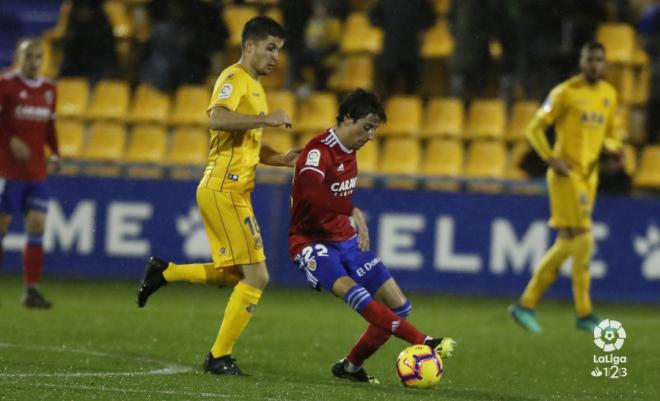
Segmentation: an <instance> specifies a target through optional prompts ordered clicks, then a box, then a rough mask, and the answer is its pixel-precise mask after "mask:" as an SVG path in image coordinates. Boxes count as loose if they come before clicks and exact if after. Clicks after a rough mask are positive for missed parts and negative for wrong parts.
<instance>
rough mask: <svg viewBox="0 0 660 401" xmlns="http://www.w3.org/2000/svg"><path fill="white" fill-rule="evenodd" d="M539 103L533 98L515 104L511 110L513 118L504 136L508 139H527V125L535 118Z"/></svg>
mask: <svg viewBox="0 0 660 401" xmlns="http://www.w3.org/2000/svg"><path fill="white" fill-rule="evenodd" d="M538 108H539V104H538V102H536V101H533V100H523V101H518V102H516V104H514V105H513V110H512V111H511V119H510V120H509V125H508V127H507V129H506V133H505V135H504V138H505V139H506V140H507V141H522V140H525V133H526V131H527V126H528V125H529V123H530V122H531V121H532V119H533V118H534V115H535V114H536V110H538Z"/></svg>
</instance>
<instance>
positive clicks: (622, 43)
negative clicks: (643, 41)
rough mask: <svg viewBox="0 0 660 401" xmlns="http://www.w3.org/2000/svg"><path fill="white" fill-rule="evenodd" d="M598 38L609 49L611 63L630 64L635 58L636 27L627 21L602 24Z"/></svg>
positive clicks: (608, 55) (597, 34)
mask: <svg viewBox="0 0 660 401" xmlns="http://www.w3.org/2000/svg"><path fill="white" fill-rule="evenodd" d="M596 38H597V39H598V41H600V42H601V43H602V44H603V45H604V46H605V49H606V51H607V60H608V62H610V63H622V64H629V63H631V62H632V60H633V53H634V49H635V29H634V28H633V27H632V26H631V25H629V24H626V23H619V22H608V23H604V24H601V25H600V26H599V27H598V31H597V32H596Z"/></svg>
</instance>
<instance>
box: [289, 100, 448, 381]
mask: <svg viewBox="0 0 660 401" xmlns="http://www.w3.org/2000/svg"><path fill="white" fill-rule="evenodd" d="M386 119H387V118H386V116H385V111H384V110H383V105H382V104H381V103H380V101H379V100H378V98H377V97H376V96H375V95H374V94H372V93H370V92H367V91H365V90H362V89H357V90H355V91H353V92H351V93H349V94H348V95H347V96H346V98H345V99H344V100H343V101H342V103H341V105H340V106H339V115H338V116H337V125H336V127H334V128H331V129H329V130H327V131H325V132H323V133H322V134H320V135H318V136H317V137H315V138H314V139H312V140H311V141H310V142H309V143H308V144H307V146H305V148H304V150H303V151H302V152H301V154H300V156H299V157H298V160H297V162H296V168H295V172H294V179H293V187H292V189H291V198H292V199H291V224H290V226H289V254H290V256H291V258H292V259H293V260H294V261H295V262H296V263H297V265H298V266H299V267H300V269H301V270H302V271H303V272H304V273H305V275H306V276H307V281H309V283H310V284H311V285H312V286H313V287H314V288H315V289H317V290H319V291H320V290H326V291H330V292H332V293H333V294H334V295H335V296H337V297H339V298H342V299H343V300H344V301H345V302H346V303H347V304H348V305H349V306H350V307H351V308H352V309H354V310H355V311H357V312H358V313H359V314H360V315H362V317H363V318H364V319H365V320H367V322H369V326H368V328H367V330H366V331H365V332H364V334H362V336H361V337H360V339H359V340H358V341H357V343H356V344H355V345H354V346H353V349H351V351H350V352H349V353H348V355H347V356H346V357H345V358H343V359H341V360H340V361H338V362H337V363H335V364H334V365H333V366H332V374H333V375H334V376H336V377H339V378H342V379H349V380H354V381H360V382H371V383H377V382H378V381H377V380H376V379H374V378H373V377H371V376H369V375H367V373H366V371H365V370H364V368H363V367H362V365H363V363H364V361H365V360H366V359H367V358H369V357H370V356H371V355H373V354H374V353H375V352H376V351H377V350H378V349H379V348H380V347H381V346H382V345H383V344H384V343H385V342H386V341H387V340H388V339H389V338H390V337H391V335H392V334H394V335H395V336H397V337H399V338H401V339H403V340H405V341H407V342H409V343H411V344H426V345H428V346H430V347H432V348H435V349H436V350H437V351H438V352H439V353H440V355H441V356H443V357H448V356H451V355H452V352H453V350H454V346H455V341H454V340H453V339H451V338H449V337H445V338H433V337H430V336H427V335H425V334H423V333H421V332H420V331H419V330H418V329H417V328H416V327H415V326H413V325H412V324H411V323H409V322H408V321H406V320H405V318H406V317H407V316H408V314H409V313H410V311H411V309H412V305H411V304H410V301H408V299H407V298H406V297H405V295H404V294H403V292H402V291H401V289H400V288H399V285H398V284H397V283H396V281H395V280H394V278H392V276H391V275H390V272H389V271H388V270H387V268H386V267H385V265H384V264H383V263H382V262H381V261H380V259H379V258H378V257H377V256H376V255H375V254H374V253H373V252H371V251H370V245H369V231H368V229H367V225H366V222H365V219H364V216H363V214H362V212H361V211H360V209H359V208H357V207H355V206H354V205H353V201H352V198H353V191H354V190H355V188H356V185H357V175H358V167H357V159H356V157H355V153H356V151H357V150H358V149H360V148H361V147H362V146H364V144H366V143H367V142H369V141H370V140H372V139H373V138H374V136H375V131H376V129H377V128H378V126H379V125H380V124H382V123H385V122H386ZM351 219H352V220H353V222H354V223H355V225H356V226H357V231H356V229H354V228H353V225H352V224H351Z"/></svg>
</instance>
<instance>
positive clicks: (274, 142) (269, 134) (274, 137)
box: [261, 128, 294, 152]
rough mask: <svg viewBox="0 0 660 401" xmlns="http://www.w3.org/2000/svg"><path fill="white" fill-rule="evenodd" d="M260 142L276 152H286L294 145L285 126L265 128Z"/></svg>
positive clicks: (291, 136)
mask: <svg viewBox="0 0 660 401" xmlns="http://www.w3.org/2000/svg"><path fill="white" fill-rule="evenodd" d="M261 142H262V143H266V144H268V145H269V146H270V147H272V148H273V149H275V150H277V151H278V152H286V151H288V150H290V149H292V148H293V147H294V146H293V134H292V133H291V131H290V130H288V129H286V128H265V129H264V134H263V136H262V137H261Z"/></svg>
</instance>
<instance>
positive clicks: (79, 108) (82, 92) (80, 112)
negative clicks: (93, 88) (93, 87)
mask: <svg viewBox="0 0 660 401" xmlns="http://www.w3.org/2000/svg"><path fill="white" fill-rule="evenodd" d="M88 99H89V84H88V83H87V80H86V79H84V78H63V79H59V80H58V81H57V105H56V108H55V111H56V113H57V117H58V118H82V117H83V116H84V115H85V113H86V112H87V101H88Z"/></svg>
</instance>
